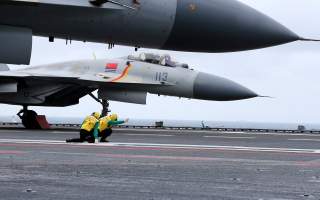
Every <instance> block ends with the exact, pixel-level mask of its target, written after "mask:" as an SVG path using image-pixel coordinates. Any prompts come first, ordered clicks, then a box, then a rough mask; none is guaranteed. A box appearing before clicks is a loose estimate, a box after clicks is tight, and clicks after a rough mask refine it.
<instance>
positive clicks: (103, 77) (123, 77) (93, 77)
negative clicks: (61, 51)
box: [0, 70, 174, 86]
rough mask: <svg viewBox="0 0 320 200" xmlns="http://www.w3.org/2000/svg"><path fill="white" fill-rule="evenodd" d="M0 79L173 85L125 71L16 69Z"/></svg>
mask: <svg viewBox="0 0 320 200" xmlns="http://www.w3.org/2000/svg"><path fill="white" fill-rule="evenodd" d="M1 79H23V80H28V79H36V80H51V81H60V80H61V81H62V80H63V81H67V82H70V83H83V82H85V85H88V86H90V85H104V84H108V83H109V84H110V83H112V84H121V85H123V84H128V85H141V86H142V85H145V86H147V85H150V86H151V85H154V86H156V85H159V86H160V85H162V86H169V85H174V84H172V83H168V82H160V81H153V80H148V79H144V78H143V77H139V76H134V75H129V74H128V72H127V71H124V72H123V73H122V74H115V73H107V72H106V73H97V74H70V73H66V72H65V71H55V72H52V71H48V73H45V72H43V71H37V70H34V71H32V70H18V71H0V81H1Z"/></svg>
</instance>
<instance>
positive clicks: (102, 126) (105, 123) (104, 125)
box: [99, 116, 111, 131]
mask: <svg viewBox="0 0 320 200" xmlns="http://www.w3.org/2000/svg"><path fill="white" fill-rule="evenodd" d="M110 121H111V119H110V117H109V116H107V117H103V118H101V119H100V120H99V131H104V130H106V129H108V128H111V127H110V126H109V122H110Z"/></svg>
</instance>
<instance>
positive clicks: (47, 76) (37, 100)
mask: <svg viewBox="0 0 320 200" xmlns="http://www.w3.org/2000/svg"><path fill="white" fill-rule="evenodd" d="M128 61H130V63H131V64H130V65H127V62H128ZM108 63H109V64H110V63H111V64H117V69H116V70H110V69H107V71H106V65H107V64H108ZM126 71H127V72H128V73H125V72H126ZM159 74H161V75H159ZM0 80H7V81H10V83H13V84H14V83H18V85H19V87H18V88H19V89H18V92H15V91H11V92H3V93H0V102H2V103H7V104H15V105H36V106H69V105H74V104H77V103H79V98H81V97H83V96H85V95H87V94H89V93H90V92H92V91H94V90H101V91H100V92H99V97H100V98H101V99H106V100H116V101H123V102H129V103H140V104H145V103H146V94H147V93H153V94H160V95H169V96H177V97H185V98H196V99H204V100H216V101H231V100H240V99H247V98H253V97H256V96H257V95H256V94H255V93H254V92H252V91H251V90H249V89H247V88H245V87H243V86H241V85H239V84H237V83H234V82H233V81H230V80H227V79H224V78H221V77H217V76H214V75H210V74H204V73H200V72H197V71H194V70H191V69H185V68H182V67H168V66H161V65H158V64H151V63H146V62H141V61H137V60H130V59H129V60H128V59H125V58H120V59H110V60H109V59H102V60H84V61H72V62H64V63H56V64H50V65H43V66H38V67H32V68H27V69H23V70H15V71H3V72H0Z"/></svg>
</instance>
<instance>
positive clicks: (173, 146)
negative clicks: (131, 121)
mask: <svg viewBox="0 0 320 200" xmlns="http://www.w3.org/2000/svg"><path fill="white" fill-rule="evenodd" d="M0 143H14V144H47V145H72V146H96V147H144V148H163V149H190V150H226V151H252V152H276V153H307V154H320V149H291V148H267V147H266V148H265V147H244V146H217V145H186V144H152V143H113V142H111V143H94V144H89V143H80V144H79V143H69V144H67V143H66V142H65V141H59V140H21V139H0Z"/></svg>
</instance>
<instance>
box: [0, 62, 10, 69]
mask: <svg viewBox="0 0 320 200" xmlns="http://www.w3.org/2000/svg"><path fill="white" fill-rule="evenodd" d="M9 70H10V68H9V67H8V65H6V64H1V63H0V71H9Z"/></svg>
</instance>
